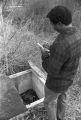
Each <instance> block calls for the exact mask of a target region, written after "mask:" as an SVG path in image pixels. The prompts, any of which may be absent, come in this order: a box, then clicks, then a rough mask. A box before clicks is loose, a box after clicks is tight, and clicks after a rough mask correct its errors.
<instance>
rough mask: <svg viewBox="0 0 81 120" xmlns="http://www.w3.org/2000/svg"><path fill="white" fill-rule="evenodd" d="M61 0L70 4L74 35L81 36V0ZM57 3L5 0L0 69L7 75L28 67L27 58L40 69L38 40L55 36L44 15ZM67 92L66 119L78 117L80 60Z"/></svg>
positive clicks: (80, 108) (0, 25) (80, 116)
mask: <svg viewBox="0 0 81 120" xmlns="http://www.w3.org/2000/svg"><path fill="white" fill-rule="evenodd" d="M61 1H62V3H64V5H68V7H69V8H71V6H73V7H72V9H71V10H72V12H73V24H74V25H75V26H76V27H78V28H79V31H78V33H77V37H81V21H80V20H81V7H80V4H81V3H80V0H75V2H74V0H68V2H67V0H61ZM12 3H13V4H12ZM58 3H59V0H56V1H54V0H50V2H49V1H48V0H46V2H44V0H40V1H36V0H32V2H30V1H28V0H21V1H20V0H15V2H12V0H9V1H8V0H4V4H3V10H2V12H0V72H2V73H3V72H5V73H6V74H7V75H10V74H14V73H16V72H19V71H22V70H25V69H29V68H30V67H29V65H28V60H29V59H31V60H32V61H33V62H34V63H35V64H36V65H37V66H38V67H39V68H40V69H41V70H43V69H42V65H41V57H40V51H39V48H38V46H37V42H39V43H41V44H42V43H43V42H44V41H48V42H49V44H51V43H52V41H53V40H54V39H55V38H56V36H57V33H56V32H55V31H54V30H53V28H52V26H51V25H50V22H49V20H48V19H46V18H45V16H46V14H47V12H48V11H49V9H50V8H52V7H53V4H54V5H56V4H58ZM62 3H60V4H62ZM67 3H68V4H67ZM2 14H3V16H2ZM43 71H44V70H43ZM44 72H45V71H44ZM67 96H68V99H67V107H66V113H65V120H79V119H81V62H80V65H79V69H78V71H77V74H76V77H75V80H74V84H73V85H72V87H71V88H70V89H69V90H68V92H67Z"/></svg>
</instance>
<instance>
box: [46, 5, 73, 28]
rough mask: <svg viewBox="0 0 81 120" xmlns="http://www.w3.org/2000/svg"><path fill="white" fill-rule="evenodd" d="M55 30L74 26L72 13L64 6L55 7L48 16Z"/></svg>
mask: <svg viewBox="0 0 81 120" xmlns="http://www.w3.org/2000/svg"><path fill="white" fill-rule="evenodd" d="M47 18H49V20H50V22H51V23H52V25H54V28H55V29H56V30H57V29H58V28H61V27H64V28H66V27H68V26H70V25H71V24H72V14H71V11H70V10H69V9H68V8H66V7H64V6H56V7H54V8H53V9H52V10H51V11H50V12H49V13H48V15H47Z"/></svg>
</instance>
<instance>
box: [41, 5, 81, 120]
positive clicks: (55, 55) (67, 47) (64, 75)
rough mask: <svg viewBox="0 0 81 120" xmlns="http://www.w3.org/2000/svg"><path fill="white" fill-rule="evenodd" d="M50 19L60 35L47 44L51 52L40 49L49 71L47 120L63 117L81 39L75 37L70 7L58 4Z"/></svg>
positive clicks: (77, 60)
mask: <svg viewBox="0 0 81 120" xmlns="http://www.w3.org/2000/svg"><path fill="white" fill-rule="evenodd" d="M47 18H48V19H49V20H50V22H51V24H52V26H53V27H54V29H55V30H56V31H57V32H58V33H59V35H58V36H57V38H56V39H55V41H54V42H53V44H52V45H51V46H50V47H49V46H47V45H44V47H49V50H50V53H49V52H48V51H46V50H44V49H41V53H42V66H43V68H44V69H45V71H46V72H47V79H46V83H45V100H44V105H45V108H46V109H47V112H48V120H56V119H57V120H63V117H64V111H65V100H66V92H67V90H68V88H69V87H70V86H71V85H72V83H73V79H74V76H75V74H76V72H77V68H78V65H79V60H80V55H81V40H80V39H77V37H76V29H75V28H74V27H73V26H72V15H71V12H70V10H69V9H68V8H66V7H64V6H56V7H55V8H53V9H52V10H51V11H50V12H49V13H48V15H47ZM56 100H57V104H56ZM56 106H57V107H56ZM56 108H57V109H56Z"/></svg>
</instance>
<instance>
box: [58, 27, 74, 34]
mask: <svg viewBox="0 0 81 120" xmlns="http://www.w3.org/2000/svg"><path fill="white" fill-rule="evenodd" d="M57 32H59V33H60V34H73V33H75V32H76V28H75V27H68V28H60V29H57Z"/></svg>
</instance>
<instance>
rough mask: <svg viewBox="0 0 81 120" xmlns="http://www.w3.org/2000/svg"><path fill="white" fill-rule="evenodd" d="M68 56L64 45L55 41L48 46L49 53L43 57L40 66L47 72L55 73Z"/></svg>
mask: <svg viewBox="0 0 81 120" xmlns="http://www.w3.org/2000/svg"><path fill="white" fill-rule="evenodd" d="M68 58H69V52H68V50H67V49H66V47H65V45H64V44H62V43H59V42H57V43H54V44H53V45H51V46H50V55H49V56H47V57H45V58H44V59H43V61H42V66H43V68H44V69H45V71H46V72H47V73H49V74H54V75H57V74H58V73H59V71H60V70H61V67H62V65H63V64H64V63H65V61H67V59H68Z"/></svg>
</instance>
